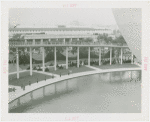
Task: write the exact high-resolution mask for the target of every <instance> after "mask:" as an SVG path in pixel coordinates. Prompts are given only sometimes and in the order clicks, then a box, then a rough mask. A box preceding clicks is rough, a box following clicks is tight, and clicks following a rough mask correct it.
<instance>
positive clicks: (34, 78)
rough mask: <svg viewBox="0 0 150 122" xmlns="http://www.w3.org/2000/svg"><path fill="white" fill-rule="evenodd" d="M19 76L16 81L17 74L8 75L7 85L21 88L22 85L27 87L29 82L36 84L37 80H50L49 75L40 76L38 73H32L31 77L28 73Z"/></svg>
mask: <svg viewBox="0 0 150 122" xmlns="http://www.w3.org/2000/svg"><path fill="white" fill-rule="evenodd" d="M19 76H20V78H19V79H17V74H12V75H9V85H14V86H21V85H22V84H23V85H25V86H26V85H29V81H30V82H31V84H32V83H35V82H37V79H38V81H39V82H40V81H42V80H45V77H46V79H50V78H52V77H51V76H50V75H45V74H40V73H35V72H33V75H32V76H30V72H29V71H27V72H22V73H20V74H19Z"/></svg>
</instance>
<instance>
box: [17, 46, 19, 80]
mask: <svg viewBox="0 0 150 122" xmlns="http://www.w3.org/2000/svg"><path fill="white" fill-rule="evenodd" d="M16 66H17V79H19V53H18V47H17V48H16Z"/></svg>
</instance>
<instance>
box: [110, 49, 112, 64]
mask: <svg viewBox="0 0 150 122" xmlns="http://www.w3.org/2000/svg"><path fill="white" fill-rule="evenodd" d="M111 59H112V48H110V65H111Z"/></svg>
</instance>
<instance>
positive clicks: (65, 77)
mask: <svg viewBox="0 0 150 122" xmlns="http://www.w3.org/2000/svg"><path fill="white" fill-rule="evenodd" d="M134 70H142V68H141V67H138V68H119V69H108V70H94V71H86V72H80V73H74V74H70V75H67V76H62V77H59V78H54V79H53V81H51V82H48V81H49V80H51V79H48V80H47V81H46V83H45V81H41V82H43V83H44V84H42V85H40V86H37V87H32V88H31V89H28V90H25V91H23V92H20V93H18V94H16V97H15V98H14V99H12V100H10V101H9V102H8V104H10V103H12V102H13V101H15V100H17V99H18V98H20V97H22V96H24V95H26V94H28V93H30V92H32V91H35V90H37V89H40V88H42V87H44V86H48V85H50V84H54V83H57V82H60V81H63V80H68V79H72V78H76V77H82V76H86V75H93V74H101V73H108V72H118V71H134Z"/></svg>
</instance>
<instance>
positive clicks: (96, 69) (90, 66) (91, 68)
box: [85, 65, 102, 71]
mask: <svg viewBox="0 0 150 122" xmlns="http://www.w3.org/2000/svg"><path fill="white" fill-rule="evenodd" d="M85 66H86V67H89V68H91V69H95V70H98V71H101V70H102V69H100V68H96V67H93V66H89V65H85Z"/></svg>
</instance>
